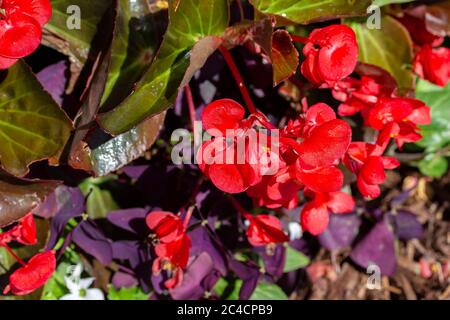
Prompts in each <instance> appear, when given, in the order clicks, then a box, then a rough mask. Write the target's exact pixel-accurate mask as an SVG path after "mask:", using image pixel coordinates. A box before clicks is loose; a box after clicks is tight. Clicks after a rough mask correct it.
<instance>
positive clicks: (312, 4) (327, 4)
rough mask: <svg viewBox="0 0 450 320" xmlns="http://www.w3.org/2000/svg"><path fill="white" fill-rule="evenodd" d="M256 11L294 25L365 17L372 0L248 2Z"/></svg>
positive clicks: (275, 0) (263, 0) (276, 0)
mask: <svg viewBox="0 0 450 320" xmlns="http://www.w3.org/2000/svg"><path fill="white" fill-rule="evenodd" d="M250 2H251V3H253V5H254V6H255V8H256V9H258V11H260V12H262V13H265V14H271V15H276V16H279V17H281V18H282V19H287V20H290V21H292V22H295V23H309V22H312V21H324V20H330V19H336V18H339V17H353V16H362V15H366V13H367V7H369V6H370V5H371V3H372V0H356V1H349V0H321V1H318V0H250Z"/></svg>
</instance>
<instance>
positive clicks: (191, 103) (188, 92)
mask: <svg viewBox="0 0 450 320" xmlns="http://www.w3.org/2000/svg"><path fill="white" fill-rule="evenodd" d="M184 93H185V95H186V101H187V104H188V108H189V117H190V119H191V127H192V133H193V135H194V145H195V146H196V145H197V142H198V141H199V139H198V134H197V132H196V130H195V121H196V117H195V104H194V98H193V97H192V91H191V87H190V86H189V84H188V85H186V86H185V87H184Z"/></svg>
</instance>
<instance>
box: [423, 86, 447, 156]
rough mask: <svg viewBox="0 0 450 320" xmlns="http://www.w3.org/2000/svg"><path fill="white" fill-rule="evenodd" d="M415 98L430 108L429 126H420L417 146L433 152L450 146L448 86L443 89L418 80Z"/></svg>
mask: <svg viewBox="0 0 450 320" xmlns="http://www.w3.org/2000/svg"><path fill="white" fill-rule="evenodd" d="M416 98H417V99H419V100H422V101H423V102H425V103H426V104H427V105H428V106H429V107H430V108H431V120H432V123H431V125H428V126H422V136H423V139H422V140H420V141H419V142H418V143H417V144H418V145H419V146H421V147H423V148H426V151H427V152H435V151H437V150H439V149H441V148H443V147H445V146H446V145H448V144H450V111H449V110H450V84H449V85H447V86H446V87H445V88H441V87H438V86H436V85H433V84H431V83H429V82H427V81H425V80H419V81H418V83H417V88H416Z"/></svg>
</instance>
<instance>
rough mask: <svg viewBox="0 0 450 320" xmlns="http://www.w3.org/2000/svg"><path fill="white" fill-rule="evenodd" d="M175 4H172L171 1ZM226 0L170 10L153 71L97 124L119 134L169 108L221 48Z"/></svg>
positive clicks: (193, 1) (190, 0)
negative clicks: (179, 89) (182, 88)
mask: <svg viewBox="0 0 450 320" xmlns="http://www.w3.org/2000/svg"><path fill="white" fill-rule="evenodd" d="M171 3H172V2H171ZM228 19H229V6H228V1H227V0H215V1H210V0H183V1H181V2H180V4H179V7H178V9H177V10H175V8H174V7H173V3H172V5H171V7H170V9H169V21H170V22H169V26H168V29H167V32H166V34H165V36H164V40H163V43H162V45H161V47H160V49H159V51H158V55H157V56H156V57H155V60H154V62H153V63H152V65H151V67H150V69H149V70H148V71H147V73H146V74H145V75H144V77H143V78H142V80H141V81H140V82H139V84H138V85H137V87H136V89H135V91H134V92H133V94H132V95H130V96H129V97H128V98H127V99H125V100H124V101H123V103H121V104H120V105H119V106H118V107H117V108H115V109H113V110H111V111H109V112H107V113H103V114H100V115H99V116H98V121H99V123H100V125H101V126H102V127H103V128H105V129H106V130H107V131H108V132H110V133H112V134H114V135H117V134H120V133H123V132H125V131H127V130H130V129H132V128H133V127H135V126H136V125H137V124H139V123H140V122H142V121H143V120H144V119H146V118H148V117H151V116H154V115H155V114H158V113H160V112H162V111H164V110H166V109H167V108H169V107H170V106H171V105H172V104H173V101H174V100H175V98H176V95H177V92H178V88H179V87H183V86H184V85H185V84H186V83H187V82H188V81H189V80H190V78H191V77H192V75H193V74H194V72H195V71H196V70H198V69H199V68H201V67H202V66H203V64H204V63H205V61H206V59H207V58H208V57H209V55H210V54H212V53H213V52H214V51H215V50H216V49H217V47H218V46H219V45H220V43H221V40H220V39H219V38H218V37H217V36H219V35H221V34H222V33H223V32H224V30H225V29H226V27H227V26H228Z"/></svg>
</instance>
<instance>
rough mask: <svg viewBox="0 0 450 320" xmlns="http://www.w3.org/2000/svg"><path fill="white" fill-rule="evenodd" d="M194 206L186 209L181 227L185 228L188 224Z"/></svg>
mask: <svg viewBox="0 0 450 320" xmlns="http://www.w3.org/2000/svg"><path fill="white" fill-rule="evenodd" d="M194 208H195V207H194V206H192V207H189V209H188V211H187V212H186V216H185V217H184V222H183V228H184V229H186V228H187V226H188V225H189V220H191V217H192V213H193V212H194Z"/></svg>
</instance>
